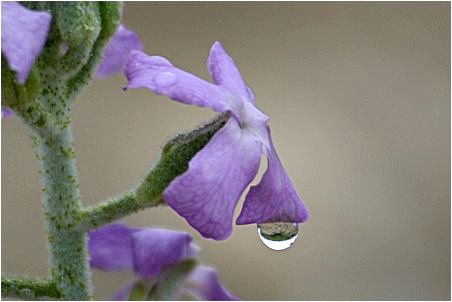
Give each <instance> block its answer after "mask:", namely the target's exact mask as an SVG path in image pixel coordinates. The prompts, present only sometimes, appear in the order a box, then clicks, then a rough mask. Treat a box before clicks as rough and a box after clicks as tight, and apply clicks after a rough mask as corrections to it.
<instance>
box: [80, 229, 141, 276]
mask: <svg viewBox="0 0 452 302" xmlns="http://www.w3.org/2000/svg"><path fill="white" fill-rule="evenodd" d="M138 230H139V229H135V228H129V227H127V226H125V225H123V224H118V223H115V224H109V225H106V226H104V227H101V228H99V229H97V230H94V231H91V232H90V233H89V241H88V249H89V254H90V257H91V258H90V264H91V266H92V267H95V268H98V269H101V270H105V271H110V272H116V271H127V270H132V268H133V254H132V234H133V233H134V232H137V231H138Z"/></svg>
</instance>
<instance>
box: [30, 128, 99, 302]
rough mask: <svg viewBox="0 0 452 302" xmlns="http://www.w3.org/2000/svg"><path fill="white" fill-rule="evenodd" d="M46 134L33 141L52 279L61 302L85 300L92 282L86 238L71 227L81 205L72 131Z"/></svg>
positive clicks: (56, 130) (60, 130) (89, 292)
mask: <svg viewBox="0 0 452 302" xmlns="http://www.w3.org/2000/svg"><path fill="white" fill-rule="evenodd" d="M45 132H46V135H38V136H37V137H35V139H34V141H35V143H37V145H38V150H37V151H38V159H39V160H40V162H41V176H42V181H43V186H44V188H43V191H44V198H43V203H44V215H45V218H46V222H47V236H48V244H49V251H50V255H49V256H50V272H51V277H52V280H53V281H54V282H55V283H56V285H57V288H58V290H59V291H60V292H61V294H62V297H63V298H64V299H67V300H88V299H90V298H91V281H90V271H89V266H88V260H87V259H88V254H87V250H86V235H85V234H84V233H83V232H82V231H80V230H77V229H76V228H75V227H74V226H75V220H76V217H77V215H78V212H79V211H80V209H81V202H80V193H79V190H78V180H77V172H76V168H75V153H74V150H73V139H72V133H71V128H70V126H63V127H61V128H58V129H56V128H53V129H51V130H48V131H45Z"/></svg>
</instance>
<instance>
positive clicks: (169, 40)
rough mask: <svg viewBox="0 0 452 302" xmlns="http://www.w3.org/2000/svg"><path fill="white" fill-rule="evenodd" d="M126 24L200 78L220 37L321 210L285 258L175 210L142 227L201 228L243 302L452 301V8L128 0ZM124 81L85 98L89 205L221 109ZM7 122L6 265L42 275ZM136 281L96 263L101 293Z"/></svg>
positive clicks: (28, 195)
mask: <svg viewBox="0 0 452 302" xmlns="http://www.w3.org/2000/svg"><path fill="white" fill-rule="evenodd" d="M124 22H125V24H127V25H128V26H129V27H131V28H134V29H135V30H136V31H137V32H138V34H139V35H140V36H141V38H142V40H143V42H144V45H145V48H146V51H147V52H149V53H152V54H159V55H164V56H166V57H168V58H170V59H171V60H172V61H173V62H174V63H175V64H176V65H178V66H181V67H183V68H185V69H186V70H188V71H191V72H193V73H195V74H198V75H200V76H202V77H204V78H209V77H208V72H207V70H206V68H205V60H206V57H207V55H208V51H209V48H210V45H211V44H212V43H213V42H214V41H215V40H220V41H221V42H222V43H223V45H224V47H225V48H226V49H227V51H228V52H229V53H230V55H231V56H232V57H233V58H234V59H235V60H236V62H237V64H238V65H239V67H240V70H241V72H242V74H243V76H244V78H245V79H246V81H247V82H248V83H249V85H250V86H251V87H252V88H253V89H254V91H255V94H256V96H257V103H258V105H259V107H260V108H261V109H262V110H263V111H264V112H266V113H267V114H268V115H269V116H270V117H271V122H270V125H271V127H272V130H273V137H274V141H275V144H276V147H277V149H278V152H279V156H280V157H281V159H282V161H283V163H284V165H285V167H286V169H287V171H288V173H289V175H290V176H291V178H292V180H293V182H294V184H295V186H296V188H297V190H298V192H299V194H300V195H301V196H302V198H303V199H304V200H305V202H306V204H307V205H308V206H309V209H310V211H311V219H310V221H309V222H308V223H306V224H305V225H303V226H302V232H301V236H300V238H299V240H298V241H297V242H296V244H295V245H294V246H293V247H292V248H291V249H290V250H287V251H284V252H273V251H271V250H269V249H267V248H265V247H264V246H263V245H262V244H261V243H260V242H259V239H258V238H257V234H256V227H255V226H254V225H250V226H241V227H236V228H235V231H234V233H233V235H232V237H230V239H228V240H227V241H225V242H213V241H210V240H205V239H202V238H201V237H200V236H198V235H197V234H196V233H195V231H194V230H193V229H191V228H189V227H188V225H187V224H186V222H185V221H184V220H183V219H182V218H180V217H179V216H178V215H176V214H175V213H174V212H173V211H171V210H170V209H168V208H165V209H150V210H146V211H143V212H141V213H139V214H138V215H134V216H132V217H130V218H128V219H127V221H128V222H129V223H130V224H132V225H136V226H161V227H168V228H174V229H179V230H186V231H188V232H190V233H192V234H194V236H195V241H196V243H197V244H199V245H201V246H202V248H203V250H202V253H201V257H202V260H203V261H205V262H207V263H210V264H213V265H215V266H216V267H217V268H218V269H219V271H220V274H221V278H222V280H223V281H224V282H225V284H226V285H227V286H228V288H229V289H231V291H232V292H234V293H235V294H236V295H238V296H240V297H242V298H243V299H248V300H253V299H266V300H278V299H288V300H294V299H296V300H298V299H300V300H304V299H327V300H328V299H450V90H449V87H450V4H449V3H444V2H443V3H422V2H417V3H371V4H370V3H334V4H330V3H290V4H289V3H265V4H264V3H252V4H251V3H215V4H214V3H196V4H194V3H184V4H179V3H166V4H158V3H139V4H138V3H131V2H130V3H127V4H126V6H125V11H124ZM125 83H126V81H125V79H124V77H123V76H122V75H118V76H116V77H113V78H110V79H106V80H97V81H95V82H93V84H92V85H91V86H90V87H89V88H88V89H86V90H85V91H84V92H83V94H82V95H81V96H80V98H79V99H78V100H77V102H76V106H75V110H74V132H75V138H76V140H77V143H76V150H77V152H78V165H79V170H80V179H81V190H82V194H83V198H84V202H85V203H86V204H94V203H96V202H99V201H101V200H103V199H106V198H108V197H110V196H112V195H115V194H118V193H121V192H123V191H124V190H126V189H128V188H129V187H131V186H134V185H135V184H136V183H137V181H138V180H139V179H140V178H141V177H142V176H143V175H144V174H145V173H146V170H147V168H148V167H149V166H151V165H152V164H153V163H154V162H155V161H156V159H157V158H158V154H159V151H160V148H161V146H162V145H163V144H164V143H165V141H166V140H167V139H168V138H170V137H171V136H172V135H174V134H176V133H178V132H179V131H184V130H186V129H190V128H192V127H194V126H196V125H198V124H199V123H202V122H203V121H205V120H207V119H209V118H210V117H211V116H213V115H214V114H213V112H212V111H210V110H208V109H200V108H196V107H190V106H186V105H182V104H178V103H175V102H171V101H169V99H168V98H167V97H163V96H155V95H153V94H152V93H150V92H149V91H145V90H134V91H128V92H122V91H121V89H120V88H121V86H122V85H124V84H125ZM2 126H3V127H2V265H3V266H2V271H3V272H9V273H17V274H25V273H29V275H31V276H44V275H45V273H46V265H47V264H46V261H47V257H46V252H45V237H44V235H43V231H44V226H43V223H42V221H41V220H42V213H41V206H40V183H39V178H38V175H37V164H36V162H35V159H34V157H33V153H32V150H31V148H30V144H29V141H28V138H27V135H26V131H25V129H24V127H23V126H22V125H20V123H19V122H18V120H17V119H16V118H12V119H9V120H4V121H2ZM239 209H240V207H239ZM130 276H131V275H130V274H107V273H101V272H95V273H94V282H95V286H96V288H97V291H96V294H97V298H103V299H105V298H108V297H110V294H111V293H112V292H113V291H114V290H116V289H118V288H119V287H120V286H121V284H123V283H124V282H125V281H126V280H128V279H129V278H130Z"/></svg>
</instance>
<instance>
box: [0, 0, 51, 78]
mask: <svg viewBox="0 0 452 302" xmlns="http://www.w3.org/2000/svg"><path fill="white" fill-rule="evenodd" d="M51 19H52V16H51V15H50V14H49V13H47V12H36V11H32V10H29V9H27V8H25V7H23V6H22V5H20V4H19V3H17V2H6V1H2V54H3V55H4V56H5V57H6V59H7V60H8V63H9V66H10V68H11V69H12V70H14V71H15V72H16V79H17V81H18V82H19V83H20V84H24V83H25V81H26V80H27V78H28V74H29V73H30V70H31V68H32V67H33V64H34V62H35V61H36V59H37V58H38V56H39V54H40V53H41V51H42V49H43V47H44V44H45V43H46V40H47V34H48V32H49V27H50V23H51Z"/></svg>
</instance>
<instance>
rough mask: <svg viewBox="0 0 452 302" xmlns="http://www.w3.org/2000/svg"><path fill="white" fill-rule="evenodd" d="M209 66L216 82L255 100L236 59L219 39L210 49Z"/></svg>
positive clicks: (248, 98)
mask: <svg viewBox="0 0 452 302" xmlns="http://www.w3.org/2000/svg"><path fill="white" fill-rule="evenodd" d="M207 68H208V69H209V72H210V75H211V76H212V79H213V81H214V83H215V84H217V85H220V86H223V87H225V88H227V89H229V90H231V91H234V92H235V93H237V94H238V95H240V96H241V97H242V98H244V99H246V100H247V101H250V102H254V94H252V92H251V93H250V90H248V89H249V88H248V87H246V85H245V82H244V81H243V79H242V76H241V74H240V71H239V69H238V68H237V66H236V65H235V63H234V60H232V58H231V57H230V56H229V55H228V54H227V53H226V51H225V50H224V48H223V46H221V44H220V42H218V41H217V42H215V43H213V45H212V47H211V49H210V54H209V58H208V59H207Z"/></svg>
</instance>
